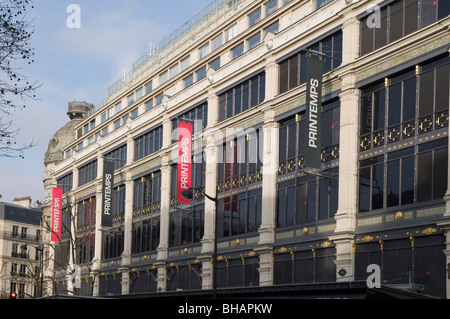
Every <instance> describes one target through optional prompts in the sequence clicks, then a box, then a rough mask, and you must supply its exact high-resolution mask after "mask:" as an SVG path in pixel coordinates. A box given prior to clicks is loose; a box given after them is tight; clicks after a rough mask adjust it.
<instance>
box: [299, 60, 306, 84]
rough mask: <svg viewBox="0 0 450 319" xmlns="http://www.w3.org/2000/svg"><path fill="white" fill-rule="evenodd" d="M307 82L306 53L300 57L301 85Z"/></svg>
mask: <svg viewBox="0 0 450 319" xmlns="http://www.w3.org/2000/svg"><path fill="white" fill-rule="evenodd" d="M305 82H306V53H302V54H301V56H300V84H302V83H305Z"/></svg>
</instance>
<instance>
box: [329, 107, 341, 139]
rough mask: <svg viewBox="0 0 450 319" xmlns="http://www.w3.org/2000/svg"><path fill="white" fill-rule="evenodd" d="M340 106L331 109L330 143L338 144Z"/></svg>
mask: <svg viewBox="0 0 450 319" xmlns="http://www.w3.org/2000/svg"><path fill="white" fill-rule="evenodd" d="M339 127H340V107H335V108H333V109H332V110H331V145H336V144H339V131H340V130H339Z"/></svg>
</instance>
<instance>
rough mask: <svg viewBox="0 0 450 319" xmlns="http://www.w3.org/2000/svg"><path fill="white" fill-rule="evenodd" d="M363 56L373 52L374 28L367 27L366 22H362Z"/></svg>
mask: <svg viewBox="0 0 450 319" xmlns="http://www.w3.org/2000/svg"><path fill="white" fill-rule="evenodd" d="M361 25H362V29H361V55H365V54H367V53H370V52H372V51H373V30H374V29H373V28H369V27H367V23H366V21H365V20H363V21H361Z"/></svg>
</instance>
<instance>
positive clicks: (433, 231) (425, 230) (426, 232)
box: [422, 227, 437, 235]
mask: <svg viewBox="0 0 450 319" xmlns="http://www.w3.org/2000/svg"><path fill="white" fill-rule="evenodd" d="M435 232H437V229H436V228H431V227H428V228H426V229H424V230H422V234H425V235H431V234H433V233H435Z"/></svg>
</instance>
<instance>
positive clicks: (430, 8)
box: [420, 0, 437, 28]
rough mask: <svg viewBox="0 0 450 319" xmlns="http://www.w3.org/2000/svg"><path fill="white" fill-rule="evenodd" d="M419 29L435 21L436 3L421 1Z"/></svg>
mask: <svg viewBox="0 0 450 319" xmlns="http://www.w3.org/2000/svg"><path fill="white" fill-rule="evenodd" d="M420 13H421V19H420V20H421V25H420V26H421V27H422V28H423V27H426V26H427V25H429V24H431V23H433V22H435V21H436V14H437V1H436V0H422V10H421V12H420Z"/></svg>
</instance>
